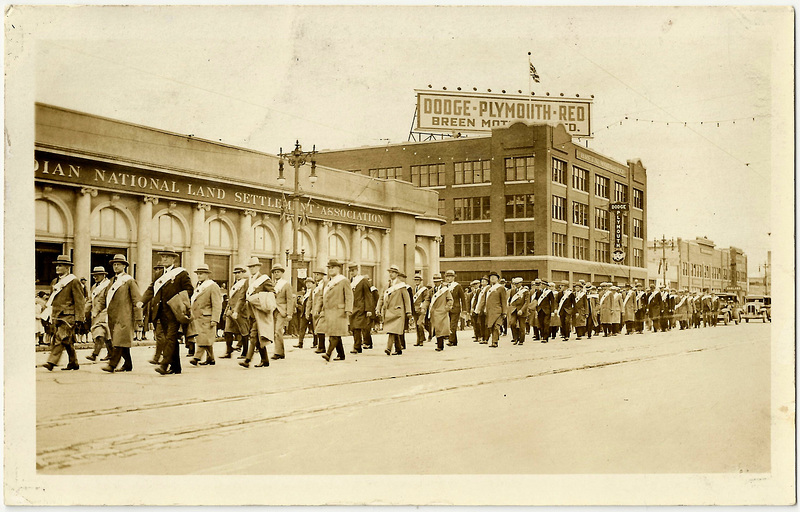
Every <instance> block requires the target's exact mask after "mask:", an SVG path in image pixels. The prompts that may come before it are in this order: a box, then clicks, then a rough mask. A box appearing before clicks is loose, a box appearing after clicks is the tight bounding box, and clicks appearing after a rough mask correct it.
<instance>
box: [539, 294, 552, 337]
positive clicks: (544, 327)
mask: <svg viewBox="0 0 800 512" xmlns="http://www.w3.org/2000/svg"><path fill="white" fill-rule="evenodd" d="M555 301H556V298H555V294H554V292H553V291H552V290H542V293H541V294H540V295H539V302H538V304H537V305H536V314H537V316H538V317H539V334H540V335H541V337H542V343H547V340H548V338H549V337H550V315H551V314H552V313H553V309H555V307H556V306H555Z"/></svg>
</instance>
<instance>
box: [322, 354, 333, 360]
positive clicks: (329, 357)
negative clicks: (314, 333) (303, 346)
mask: <svg viewBox="0 0 800 512" xmlns="http://www.w3.org/2000/svg"><path fill="white" fill-rule="evenodd" d="M322 359H324V360H326V361H330V360H331V356H329V355H328V354H322Z"/></svg>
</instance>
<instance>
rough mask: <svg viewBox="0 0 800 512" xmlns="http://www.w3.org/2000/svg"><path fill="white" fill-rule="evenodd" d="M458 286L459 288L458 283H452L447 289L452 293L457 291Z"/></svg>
mask: <svg viewBox="0 0 800 512" xmlns="http://www.w3.org/2000/svg"><path fill="white" fill-rule="evenodd" d="M456 286H458V283H457V282H455V281H453V282H452V283H450V284H448V285H447V289H448V290H450V291H451V292H452V291H453V290H455V288H456Z"/></svg>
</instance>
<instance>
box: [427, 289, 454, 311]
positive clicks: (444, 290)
mask: <svg viewBox="0 0 800 512" xmlns="http://www.w3.org/2000/svg"><path fill="white" fill-rule="evenodd" d="M448 291H450V287H449V286H440V287H439V289H438V290H436V292H435V293H434V294H433V297H431V303H430V304H429V305H428V315H427V316H428V318H430V316H431V311H432V310H433V305H434V303H435V302H436V300H437V299H438V298H439V297H441V296H442V295H444V294H445V292H448Z"/></svg>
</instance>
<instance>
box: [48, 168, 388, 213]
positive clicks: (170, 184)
mask: <svg viewBox="0 0 800 512" xmlns="http://www.w3.org/2000/svg"><path fill="white" fill-rule="evenodd" d="M56 158H59V157H56ZM33 169H34V173H35V175H36V176H37V177H40V178H42V179H48V178H49V179H54V180H57V181H62V182H73V183H76V184H80V185H84V186H96V187H107V188H110V189H114V190H123V191H124V190H129V191H131V192H139V193H143V192H146V193H151V194H157V195H163V196H166V197H173V198H180V199H190V200H200V201H205V202H209V203H220V204H223V205H229V206H237V205H240V206H248V207H255V208H263V209H265V210H269V211H275V210H282V209H283V208H284V207H285V206H286V205H287V203H286V200H285V198H284V197H283V196H281V195H278V194H271V195H269V194H260V193H258V192H257V191H256V189H247V188H245V187H243V186H238V185H227V184H226V185H224V186H219V184H216V183H214V182H212V181H209V180H200V179H197V180H193V181H189V179H190V178H187V177H185V176H180V177H178V178H177V179H172V177H163V174H164V173H161V172H155V171H150V170H141V171H139V172H130V171H127V170H126V171H122V170H110V169H102V168H100V167H97V166H96V165H95V164H93V163H87V162H85V161H83V160H82V161H81V162H80V163H78V162H77V161H75V163H71V162H67V161H55V160H45V159H42V160H41V161H40V159H39V158H36V159H34V168H33ZM209 183H211V184H209ZM300 206H301V209H302V211H303V213H305V214H308V215H310V216H312V217H318V218H324V219H330V220H349V221H353V222H359V223H365V224H373V225H388V220H387V219H386V217H385V216H384V215H382V214H379V213H372V212H368V211H363V210H361V209H355V208H346V207H337V206H327V205H321V204H318V203H316V204H315V203H310V202H309V203H305V204H301V205H300Z"/></svg>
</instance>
